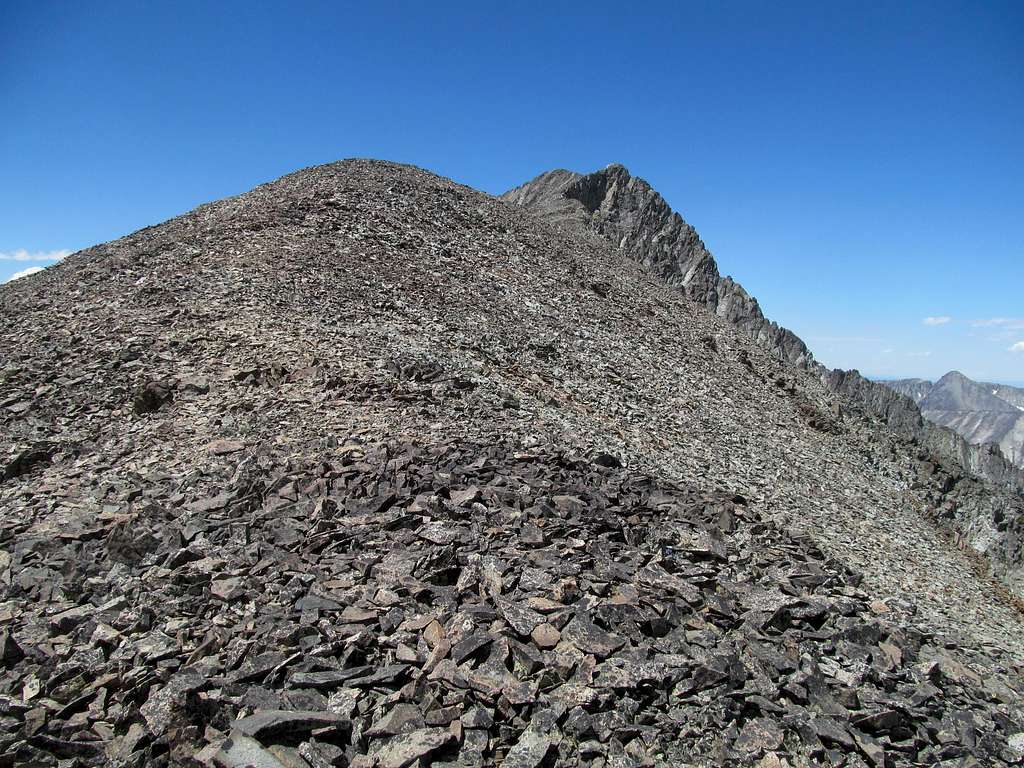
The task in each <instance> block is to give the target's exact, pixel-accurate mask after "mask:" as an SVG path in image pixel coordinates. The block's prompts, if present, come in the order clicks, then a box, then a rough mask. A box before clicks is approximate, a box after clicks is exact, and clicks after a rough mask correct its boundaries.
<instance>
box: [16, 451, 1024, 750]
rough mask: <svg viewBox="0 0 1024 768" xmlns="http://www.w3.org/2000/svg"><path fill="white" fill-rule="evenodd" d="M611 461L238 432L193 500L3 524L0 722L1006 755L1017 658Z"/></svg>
mask: <svg viewBox="0 0 1024 768" xmlns="http://www.w3.org/2000/svg"><path fill="white" fill-rule="evenodd" d="M605 458H606V457H602V456H596V457H595V456H591V457H583V456H571V455H565V454H550V453H545V452H543V451H539V450H532V451H524V450H522V449H519V448H517V447H515V446H510V445H502V444H498V445H493V444H492V445H465V444H459V445H455V444H435V445H425V446H420V445H416V444H410V443H394V442H392V443H386V444H382V445H359V444H356V443H352V444H348V445H346V446H344V447H343V448H342V449H341V450H339V451H337V452H336V453H335V454H334V456H333V457H331V458H330V459H328V460H324V461H319V462H301V461H300V462H296V461H289V460H288V459H287V458H285V457H282V456H280V455H276V454H274V453H272V452H257V453H255V454H253V455H251V456H248V457H246V458H245V459H243V460H242V461H240V462H239V463H238V464H237V465H236V468H235V470H234V472H233V474H231V476H230V479H229V480H228V482H226V483H225V484H224V485H223V490H222V491H221V493H220V494H219V499H220V500H218V502H217V504H216V505H211V504H209V503H207V502H208V498H207V497H202V496H199V497H197V498H190V499H187V500H184V502H185V504H184V506H185V509H186V510H188V511H186V512H184V513H182V514H181V515H180V516H178V517H176V518H171V517H169V516H167V515H164V514H160V513H159V511H158V510H156V509H153V510H150V511H149V514H147V515H145V516H144V517H140V518H139V519H137V520H134V521H132V524H130V525H127V526H126V525H124V524H123V523H122V522H120V521H114V520H108V521H105V522H102V523H100V524H98V525H97V526H96V527H95V528H94V529H93V530H89V531H83V532H75V533H70V532H69V533H68V534H67V535H64V536H61V537H58V538H57V539H56V540H53V539H42V538H37V537H23V538H21V539H20V540H19V541H18V543H17V546H16V547H15V549H14V552H13V555H12V557H11V558H10V562H9V563H8V565H7V570H6V573H7V574H8V576H10V577H11V579H10V581H11V583H10V586H9V594H10V596H11V597H13V598H15V602H16V603H17V604H19V605H21V606H23V611H24V613H22V614H21V616H20V617H19V619H20V621H19V623H18V630H17V631H16V632H15V634H14V635H13V636H11V635H10V634H6V633H5V635H4V647H3V659H4V666H5V668H6V670H5V673H4V676H3V688H4V690H5V695H4V696H3V698H2V699H0V701H2V703H3V713H4V714H3V718H4V721H5V725H6V727H5V728H4V733H5V735H4V736H0V747H2V749H3V750H4V752H5V753H6V754H7V755H8V762H9V763H10V762H11V761H13V763H14V764H25V765H29V764H40V765H43V764H47V758H48V757H49V756H56V757H59V758H62V759H64V760H76V761H78V762H79V763H81V764H83V765H99V764H108V765H122V766H143V765H161V764H177V763H184V762H187V761H198V762H203V763H206V764H211V765H216V766H226V767H229V768H243V767H244V766H251V765H255V766H279V765H286V766H307V765H308V766H344V765H352V766H373V765H376V766H380V767H381V768H402V767H403V766H408V765H413V764H416V763H417V761H426V762H429V763H430V764H432V765H443V764H450V765H479V766H485V765H503V766H527V767H530V768H532V767H533V766H539V765H555V764H559V765H598V766H599V765H621V766H628V765H635V766H640V765H658V764H665V763H670V762H671V763H678V764H684V765H705V764H715V765H749V764H752V763H755V762H757V763H758V764H761V765H785V764H790V765H810V764H812V763H813V764H826V765H845V766H886V765H890V766H892V765H919V764H933V763H941V762H943V761H954V760H956V761H958V762H956V764H957V765H966V764H977V765H995V764H1000V763H1003V762H1007V763H1009V762H1013V761H1015V760H1016V759H1017V755H1016V752H1015V751H1014V747H1013V743H1015V742H1013V741H1012V739H1013V738H1015V737H1016V738H1018V739H1019V738H1020V737H1019V736H1018V734H1020V733H1021V732H1022V731H1024V719H1022V717H1024V710H1022V707H1021V701H1022V699H1021V693H1022V690H1021V687H1020V678H1019V677H1017V675H1018V674H1019V673H1020V671H1021V669H1020V668H1019V667H1016V666H1015V667H1014V668H1013V670H1012V672H1013V673H1014V675H1012V676H1010V677H1009V678H1008V680H1009V681H1010V682H1009V683H1005V684H1004V683H1000V682H998V681H997V680H996V679H994V678H989V677H985V676H983V675H982V674H979V672H977V671H975V670H974V669H972V668H971V667H969V666H966V665H964V664H962V663H961V662H959V661H957V660H956V659H955V658H954V657H953V656H951V655H949V654H948V653H947V652H946V650H945V649H944V648H943V647H942V645H941V644H939V643H936V642H935V639H934V638H933V636H932V635H931V633H930V632H929V631H928V630H927V629H926V628H924V627H921V626H919V625H918V624H916V623H915V621H914V617H913V613H912V609H910V608H909V606H907V605H902V604H892V605H890V604H886V603H884V602H879V601H875V600H872V599H871V597H870V595H868V594H867V593H865V592H864V591H863V590H862V589H861V588H860V587H859V584H860V577H859V576H858V575H857V574H855V573H853V572H851V571H849V570H848V569H846V568H844V567H843V566H841V565H840V564H839V563H836V562H835V561H832V560H831V559H829V558H827V557H826V556H824V555H823V553H822V552H821V551H820V549H818V547H816V546H815V545H814V544H813V543H812V542H811V541H810V540H809V539H807V538H799V537H794V536H792V535H789V534H787V533H786V532H785V531H783V530H781V529H779V528H778V526H776V525H775V524H773V523H772V522H770V521H766V520H764V519H762V518H761V516H760V515H759V514H758V513H757V512H756V511H755V510H753V509H752V508H751V507H750V505H749V504H748V503H747V501H746V499H744V498H742V497H740V496H737V495H729V494H723V493H721V492H713V491H708V490H707V489H702V488H699V487H696V486H692V485H676V484H670V483H666V482H658V481H656V480H654V479H652V478H651V477H649V476H646V475H643V474H641V473H637V472H634V471H630V470H628V469H624V468H622V467H621V466H614V465H615V464H617V462H612V461H607V460H605ZM609 464H612V465H613V466H609ZM225 470H227V467H225ZM226 476H227V472H226V471H225V477H226ZM963 759H968V762H966V763H965V762H963ZM970 759H973V760H975V761H976V762H975V763H970V762H969V761H970ZM772 761H774V762H772ZM784 761H785V762H784ZM949 764H953V762H950V763H949Z"/></svg>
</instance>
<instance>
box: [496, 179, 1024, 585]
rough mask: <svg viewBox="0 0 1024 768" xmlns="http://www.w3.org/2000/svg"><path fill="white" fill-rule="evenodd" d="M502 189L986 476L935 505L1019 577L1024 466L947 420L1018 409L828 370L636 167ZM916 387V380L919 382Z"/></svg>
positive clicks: (924, 446) (939, 453)
mask: <svg viewBox="0 0 1024 768" xmlns="http://www.w3.org/2000/svg"><path fill="white" fill-rule="evenodd" d="M502 197H503V199H505V200H507V201H509V202H511V203H514V204H516V205H520V206H524V207H527V208H529V209H531V210H534V211H536V212H537V213H538V214H540V215H543V216H545V217H546V218H549V219H551V220H553V221H555V222H557V223H558V224H560V225H562V226H566V225H569V226H580V227H584V228H587V229H590V230H592V231H595V232H597V233H599V234H601V235H602V236H604V237H606V238H607V239H608V240H609V241H611V242H612V243H613V244H614V245H616V246H617V247H618V248H619V249H620V251H621V252H622V253H623V254H624V255H626V256H627V257H628V258H630V259H632V260H633V261H636V262H638V263H640V264H641V265H643V266H644V267H645V268H646V269H647V270H649V271H650V272H651V273H652V274H655V275H657V276H658V277H659V278H661V279H662V280H664V281H665V282H666V283H667V284H668V285H671V286H674V287H676V288H678V289H679V290H681V291H682V292H683V293H684V294H685V295H686V296H687V297H688V298H690V299H692V300H693V301H696V302H698V303H700V304H702V305H704V306H705V307H707V308H708V309H710V310H711V311H713V312H714V313H715V314H716V315H717V316H718V317H721V318H723V319H724V320H726V321H728V322H730V323H732V324H733V325H734V326H736V327H738V328H739V329H740V330H741V331H742V333H743V334H744V335H746V336H747V337H748V338H751V339H753V340H755V341H756V342H757V343H758V344H759V345H760V346H762V347H763V348H764V349H766V350H768V351H769V352H770V353H771V354H772V355H774V356H776V357H777V358H779V359H780V360H782V361H784V362H786V363H788V364H790V365H793V366H796V367H798V368H806V369H808V370H810V371H811V372H813V373H814V374H815V375H817V376H819V377H820V378H821V380H822V382H824V383H825V385H826V386H828V387H829V388H830V389H832V390H833V391H834V392H836V393H837V394H840V395H841V396H842V397H843V399H844V403H845V405H846V406H847V407H848V408H849V409H850V410H851V411H856V412H858V413H860V414H862V415H863V416H865V417H867V418H872V419H877V420H880V421H881V422H883V423H884V424H885V426H886V427H888V428H889V429H890V430H892V431H893V432H894V433H895V434H896V435H898V436H899V437H900V438H901V439H903V440H906V441H908V442H910V443H912V444H913V445H915V446H917V448H918V451H919V453H920V458H921V459H922V460H926V461H928V462H930V463H932V464H940V465H946V466H948V470H947V476H949V477H960V476H962V475H963V474H965V473H967V474H971V475H975V476H977V477H980V478H981V479H982V480H984V481H986V482H984V483H982V484H980V485H977V486H975V485H969V484H968V485H964V486H962V487H960V488H959V489H956V487H955V484H954V485H953V486H950V487H948V488H945V490H941V489H942V488H943V487H945V486H947V485H949V484H948V483H946V482H944V481H943V482H942V483H940V485H939V486H937V487H938V488H939V489H940V491H939V493H940V496H942V497H943V498H942V500H941V501H938V502H937V503H935V504H933V505H931V506H933V507H935V508H942V509H944V511H943V512H942V513H941V514H939V517H940V518H941V519H942V520H944V521H945V522H947V523H949V524H950V525H952V527H953V528H954V530H955V531H956V535H957V537H958V540H960V541H961V542H962V543H965V544H968V545H970V546H971V547H973V548H974V549H975V550H977V551H980V552H984V553H985V555H986V556H987V557H988V558H989V560H990V562H991V564H992V566H991V567H992V569H993V571H994V572H995V573H997V574H999V575H1000V577H1001V578H1003V579H1004V580H1006V581H1008V582H1009V583H1013V584H1019V583H1020V581H1021V579H1022V577H1021V575H1020V573H1019V572H1020V569H1021V566H1022V561H1024V552H1022V546H1024V545H1022V542H1021V540H1020V538H1019V535H1018V533H1017V532H1015V531H1017V529H1018V527H1020V526H1024V523H1020V524H1019V525H1018V524H1010V525H1009V526H1007V525H1006V524H1003V523H998V522H997V521H1005V520H1015V519H1016V518H1017V516H1018V512H1017V510H1018V509H1019V508H1020V499H1021V495H1022V494H1024V471H1022V470H1021V469H1020V468H1019V467H1017V466H1015V465H1014V464H1013V463H1012V462H1011V461H1009V460H1008V459H1007V458H1006V456H1004V454H1003V453H1002V452H1001V451H1000V449H999V447H998V446H989V445H974V444H972V442H970V441H969V440H967V439H964V438H963V437H961V436H960V435H959V434H958V433H957V432H956V431H954V429H951V427H952V428H956V427H961V428H969V429H978V430H980V432H984V433H985V434H989V433H990V432H991V431H993V430H1002V429H1004V427H1006V426H1008V425H1011V426H1012V424H1013V423H1016V417H1015V416H1013V415H1012V414H1010V413H1008V412H1006V411H1004V412H1003V413H1001V414H1000V415H999V417H996V418H987V419H986V420H984V423H981V424H978V423H976V421H977V420H972V419H971V417H965V416H964V415H963V414H961V413H944V414H936V415H935V418H932V419H931V421H929V420H926V419H924V418H923V417H922V413H921V409H920V408H919V407H918V405H917V404H916V402H915V398H913V397H907V396H905V395H904V393H902V391H897V390H894V389H893V388H890V387H888V386H886V385H884V384H882V383H879V382H873V381H869V380H868V379H866V378H864V377H863V376H861V375H860V373H858V372H857V371H839V370H835V371H828V370H826V369H825V368H824V367H823V366H821V365H820V364H818V363H817V362H815V361H814V358H813V356H812V354H811V352H810V351H809V350H808V349H807V347H806V346H805V345H804V343H803V342H802V341H801V340H800V339H799V338H798V337H797V336H796V335H794V334H793V333H792V332H791V331H789V330H787V329H785V328H782V327H780V326H778V325H777V324H775V323H773V322H771V321H770V320H768V319H767V318H765V316H764V314H763V313H762V312H761V308H760V306H758V303H757V301H756V299H754V298H753V297H751V296H750V295H749V294H748V293H747V292H746V291H745V290H744V289H743V287H742V286H741V285H739V284H738V283H736V282H735V281H733V280H732V279H731V278H729V277H724V278H723V277H721V276H720V275H719V273H718V268H717V265H716V264H715V261H714V259H713V257H712V256H711V254H710V253H709V252H708V250H707V249H706V248H705V246H704V243H703V242H701V240H700V238H699V236H698V235H697V233H696V231H695V230H694V229H693V227H691V226H690V225H689V224H687V223H686V222H685V221H684V220H683V219H682V217H681V216H680V215H679V214H678V213H675V212H673V211H672V210H671V209H670V208H669V206H668V204H667V203H666V202H665V200H664V199H663V198H662V197H661V196H660V195H659V194H658V193H657V192H656V191H655V190H654V189H652V188H651V186H650V185H649V184H647V182H645V181H644V180H642V179H639V178H637V177H634V176H631V175H630V173H629V172H628V171H627V170H626V169H625V168H624V167H623V166H621V165H610V166H608V167H607V168H605V169H603V170H600V171H596V172H594V173H591V174H587V175H580V174H573V173H570V172H568V171H553V172H551V173H547V174H543V175H541V176H539V177H538V178H537V179H535V180H533V181H531V182H528V183H527V184H524V185H523V186H521V187H517V188H516V189H513V190H510V191H509V192H507V193H505V194H504V195H503V196H502ZM956 381H957V380H956V379H955V377H954V378H953V379H951V380H950V382H949V388H950V389H952V388H953V387H955V386H957V384H956ZM918 391H920V387H917V389H914V390H913V392H915V393H916V392H918ZM979 397H980V395H979ZM989 397H991V395H989ZM922 407H924V405H923V404H922ZM1013 434H1015V433H1013ZM1011 439H1012V434H1011ZM1016 455H1017V453H1016V452H1015V453H1014V456H1016ZM968 488H969V490H968ZM954 491H955V493H954ZM981 532H984V533H981Z"/></svg>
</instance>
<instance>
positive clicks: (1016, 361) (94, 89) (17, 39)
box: [0, 0, 1024, 381]
mask: <svg viewBox="0 0 1024 768" xmlns="http://www.w3.org/2000/svg"><path fill="white" fill-rule="evenodd" d="M634 5H637V4H633V3H625V2H617V3H607V2H598V1H596V0H592V1H591V2H586V3H505V4H498V3H479V2H474V3H443V2H442V3H421V2H395V3H387V4H372V3H359V4H355V3H352V4H349V3H340V2H332V3H288V4H286V3H262V2H245V3H232V2H223V3H208V2H202V3H190V2H174V3H164V4H160V5H159V6H158V4H156V3H139V2H130V3H128V2H126V3H109V2H94V3H66V2H60V3H47V2H38V1H33V2H19V1H18V0H8V2H3V3H0V105H2V107H3V118H2V120H0V174H2V180H3V183H2V184H0V254H2V255H3V258H0V281H2V280H5V279H7V278H8V277H9V276H10V275H11V274H13V273H14V272H17V271H20V270H23V269H25V268H27V267H31V266H33V265H37V264H46V263H51V262H48V261H47V260H45V259H44V258H41V257H40V256H39V254H47V253H50V252H56V251H63V250H76V249H79V248H83V247H85V246H88V245H92V244H94V243H97V242H102V241H105V240H110V239H113V238H116V237H119V236H121V235H124V234H126V233H128V232H131V231H133V230H135V229H138V228H140V227H142V226H145V225H148V224H153V223H156V222H159V221H163V220H165V219H167V218H169V217H171V216H173V215H175V214H177V213H180V212H183V211H185V210H188V209H190V208H192V207H194V206H196V205H197V204H199V203H202V202H205V201H208V200H213V199H216V198H220V197H223V196H225V195H230V194H234V193H238V192H242V191H244V190H246V189H249V188H251V187H253V186H254V185H256V184H258V183H261V182H264V181H268V180H270V179H272V178H275V177H277V176H280V175H282V174H284V173H287V172H289V171H292V170H295V169H297V168H299V167H302V166H307V165H312V164H316V163H322V162H327V161H330V160H335V159H338V158H343V157H350V156H372V157H379V158H386V159H391V160H399V161H404V162H410V163H414V164H416V165H420V166H423V167H425V168H428V169H430V170H433V171H436V172H438V173H441V174H444V175H446V176H450V177H452V178H454V179H456V180H458V181H461V182H464V183H466V184H470V185H472V186H475V187H478V188H480V189H483V190H486V191H488V192H494V193H497V192H501V191H504V190H505V189H506V188H508V187H511V186H514V185H516V184H518V183H521V182H522V181H525V180H526V179H528V178H531V177H532V176H534V175H535V174H537V173H539V172H541V171H544V170H547V169H549V168H552V167H566V168H571V169H574V170H579V171H588V170H593V169H596V168H599V167H602V166H604V165H607V164H608V163H611V162H621V163H623V164H625V165H626V166H628V167H629V168H630V169H631V170H632V171H633V173H635V174H637V175H640V176H643V177H645V178H647V179H648V180H649V181H650V182H651V183H652V184H654V186H655V187H656V188H657V189H658V190H660V191H661V192H662V194H664V195H665V197H666V198H667V199H668V201H669V203H670V204H671V205H672V206H673V207H674V208H676V209H677V210H679V211H680V212H681V213H682V214H683V215H684V217H685V218H686V219H687V220H688V221H689V222H690V223H692V224H693V225H694V226H696V227H697V229H698V231H699V232H700V233H701V235H702V236H703V238H704V240H705V242H706V243H707V245H708V246H709V248H711V250H712V251H713V253H714V254H715V256H716V257H717V259H718V262H719V264H720V266H721V269H722V271H723V272H724V273H728V274H731V275H733V276H734V277H736V278H737V279H738V280H740V281H741V282H742V283H743V284H744V285H745V286H746V287H747V288H748V290H750V292H751V293H753V294H754V295H755V296H757V297H758V298H759V299H760V300H761V303H762V305H763V307H764V309H765V311H766V313H767V314H768V315H769V316H770V317H772V318H773V319H776V320H778V321H780V322H781V323H783V324H784V325H787V326H789V327H791V328H792V329H793V330H795V331H796V332H797V333H799V334H800V335H801V336H802V337H803V338H804V339H805V340H806V341H807V342H808V343H809V344H810V346H811V348H812V349H813V350H814V351H815V352H816V354H817V356H818V357H819V359H821V360H822V361H823V362H825V363H827V364H829V365H834V366H841V367H857V368H859V369H861V370H862V371H863V372H865V373H868V374H874V375H887V374H888V375H922V376H931V377H934V376H937V375H940V374H942V373H944V372H945V371H946V370H949V369H951V368H958V369H960V370H963V371H964V372H965V373H967V374H968V375H971V376H975V377H980V378H990V379H1001V380H1006V381H1017V380H1024V351H1021V352H1018V353H1014V352H1011V351H1010V349H1011V347H1012V346H1013V345H1014V344H1016V343H1017V342H1024V226H1022V225H1024V162H1022V161H1024V3H1021V2H1008V3H1000V2H985V3H943V2H927V3H841V2H828V3H821V2H813V3H790V4H780V3H768V2H764V3H734V4H719V3H711V2H709V3H702V4H698V5H685V4H682V3H675V2H666V3H648V4H646V5H645V7H644V9H642V10H636V9H635V8H634V7H633V6H634ZM371 6H378V7H377V8H371ZM482 6H488V7H490V8H493V10H488V9H486V8H482ZM16 255H18V256H20V257H21V258H20V259H15V258H13V257H14V256H16ZM928 317H931V318H947V317H948V318H950V319H949V321H948V322H944V323H937V324H932V325H926V324H925V323H924V319H925V318H928ZM993 320H1000V321H1001V322H992V321H993ZM978 322H988V323H989V324H988V325H976V323H978ZM1021 346H1022V347H1024V344H1022V345H1021Z"/></svg>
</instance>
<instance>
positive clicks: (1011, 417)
mask: <svg viewBox="0 0 1024 768" xmlns="http://www.w3.org/2000/svg"><path fill="white" fill-rule="evenodd" d="M882 383H883V384H885V385H886V386H887V387H890V388H892V389H894V390H896V391H897V392H899V393H900V394H903V395H906V396H907V397H909V398H910V399H911V400H913V401H914V402H915V403H917V405H918V407H919V408H920V409H921V414H922V415H923V416H924V417H925V418H926V419H928V420H929V421H931V422H934V423H936V424H941V425H942V426H944V427H949V428H950V429H953V430H955V431H956V432H958V433H959V434H960V435H962V436H963V437H964V438H965V439H966V440H968V441H969V442H971V443H975V444H979V445H980V444H981V443H997V444H998V445H999V447H1000V449H1002V452H1003V454H1004V455H1005V456H1006V457H1007V458H1008V459H1009V460H1010V461H1012V462H1013V463H1014V464H1016V465H1017V466H1024V389H1020V388H1018V387H1011V386H1008V385H1006V384H992V383H990V382H985V381H974V380H973V379H969V378H968V377H966V376H964V375H963V374H962V373H960V372H959V371H950V372H949V373H947V374H946V375H945V376H943V377H942V378H941V379H939V380H938V381H936V382H935V383H934V384H933V383H932V382H930V381H928V380H926V379H899V380H896V381H884V382H882Z"/></svg>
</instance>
